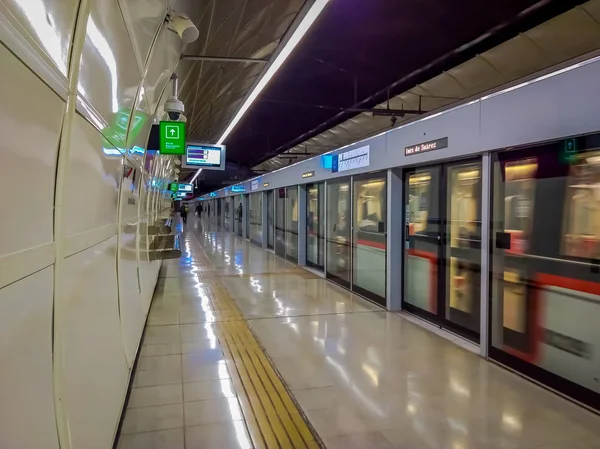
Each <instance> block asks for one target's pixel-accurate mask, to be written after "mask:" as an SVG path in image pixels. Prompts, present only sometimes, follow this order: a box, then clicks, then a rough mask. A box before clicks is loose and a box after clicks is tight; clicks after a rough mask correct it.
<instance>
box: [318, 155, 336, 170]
mask: <svg viewBox="0 0 600 449" xmlns="http://www.w3.org/2000/svg"><path fill="white" fill-rule="evenodd" d="M332 165H333V154H324V155H322V156H321V167H322V168H324V169H326V170H331V166H332Z"/></svg>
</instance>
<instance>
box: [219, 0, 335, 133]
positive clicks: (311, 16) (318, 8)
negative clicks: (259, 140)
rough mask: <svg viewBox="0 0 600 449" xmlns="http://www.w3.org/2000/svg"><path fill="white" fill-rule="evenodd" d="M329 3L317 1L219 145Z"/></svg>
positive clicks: (325, 0)
mask: <svg viewBox="0 0 600 449" xmlns="http://www.w3.org/2000/svg"><path fill="white" fill-rule="evenodd" d="M327 3H329V0H315V2H314V3H313V5H312V6H311V7H310V9H309V10H308V12H307V13H306V15H305V16H304V18H303V19H302V21H301V22H300V24H299V25H298V27H297V28H296V29H295V30H294V32H293V33H292V37H290V39H289V40H288V41H287V42H286V43H285V46H284V47H283V49H282V50H281V52H279V54H278V55H277V56H276V57H275V60H274V61H273V62H272V63H271V64H270V65H269V66H268V67H267V71H266V72H265V74H264V75H263V76H262V78H261V79H260V81H259V82H258V84H257V85H256V87H255V88H254V90H253V91H252V93H251V94H250V95H249V96H248V98H246V101H244V104H243V105H242V107H241V108H240V109H239V110H238V111H237V113H236V114H235V116H234V117H233V120H231V122H230V123H229V126H227V128H226V129H225V131H224V132H223V134H222V135H221V137H220V139H219V140H218V141H217V144H218V145H223V142H224V141H225V139H227V137H228V136H229V134H230V133H231V131H233V129H234V128H235V127H236V125H237V124H238V123H239V121H240V120H241V119H242V117H243V116H244V114H246V112H247V111H248V109H250V106H252V103H254V101H255V100H256V99H257V98H258V96H259V95H260V93H261V92H262V91H263V89H264V88H265V87H266V86H267V84H268V83H269V81H271V79H272V78H273V76H274V75H275V73H277V71H278V70H279V68H280V67H281V66H282V65H283V63H284V62H285V60H286V59H287V58H288V56H289V55H290V54H291V53H292V51H294V48H296V45H298V43H299V42H300V40H301V39H302V37H304V35H305V34H306V32H307V31H308V29H309V28H310V27H311V25H312V24H313V23H314V21H315V20H316V19H317V17H319V14H321V12H322V11H323V9H324V8H325V6H326V5H327Z"/></svg>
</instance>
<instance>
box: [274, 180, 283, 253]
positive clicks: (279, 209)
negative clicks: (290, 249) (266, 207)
mask: <svg viewBox="0 0 600 449" xmlns="http://www.w3.org/2000/svg"><path fill="white" fill-rule="evenodd" d="M275 195H276V197H275V254H277V255H278V256H281V257H285V189H277V190H276V191H275Z"/></svg>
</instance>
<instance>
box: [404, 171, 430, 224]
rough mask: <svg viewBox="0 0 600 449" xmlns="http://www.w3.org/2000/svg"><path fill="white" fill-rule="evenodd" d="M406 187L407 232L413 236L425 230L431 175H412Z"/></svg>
mask: <svg viewBox="0 0 600 449" xmlns="http://www.w3.org/2000/svg"><path fill="white" fill-rule="evenodd" d="M408 187H409V200H408V202H409V217H410V220H409V223H410V224H409V232H410V235H414V234H418V233H420V232H424V231H425V230H426V229H427V221H428V218H429V217H428V216H429V195H430V189H431V173H429V171H422V172H416V173H412V174H411V175H410V176H409V178H408Z"/></svg>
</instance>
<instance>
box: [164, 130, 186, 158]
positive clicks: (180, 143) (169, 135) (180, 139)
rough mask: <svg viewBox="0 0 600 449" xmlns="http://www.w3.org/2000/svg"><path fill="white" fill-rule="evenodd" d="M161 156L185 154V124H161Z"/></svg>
mask: <svg viewBox="0 0 600 449" xmlns="http://www.w3.org/2000/svg"><path fill="white" fill-rule="evenodd" d="M159 141H160V154H175V155H181V156H182V155H184V154H185V123H184V122H160V136H159Z"/></svg>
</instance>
